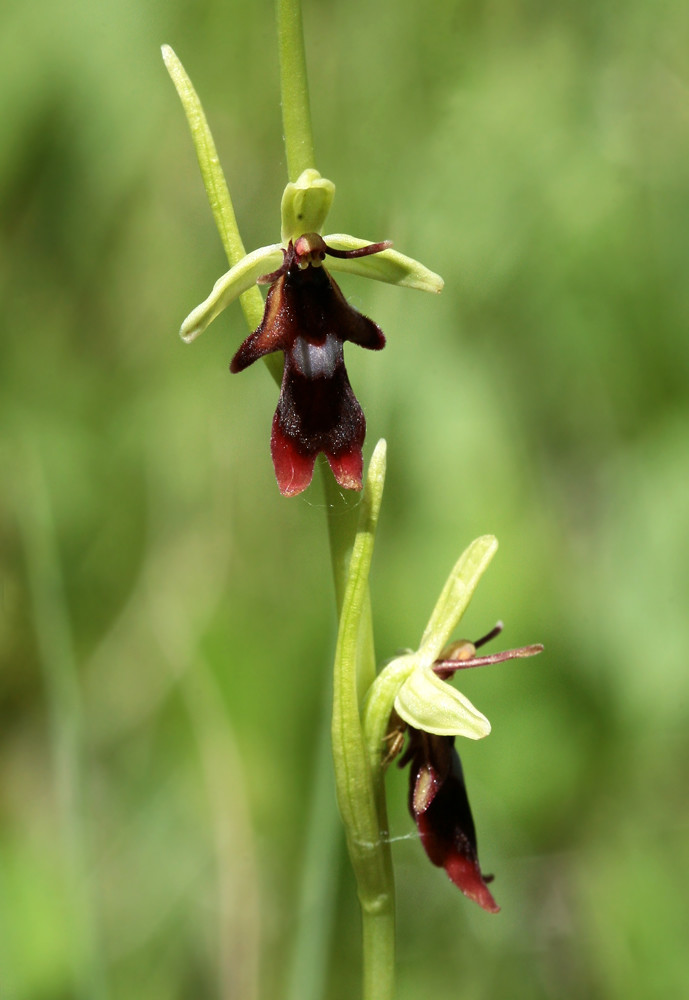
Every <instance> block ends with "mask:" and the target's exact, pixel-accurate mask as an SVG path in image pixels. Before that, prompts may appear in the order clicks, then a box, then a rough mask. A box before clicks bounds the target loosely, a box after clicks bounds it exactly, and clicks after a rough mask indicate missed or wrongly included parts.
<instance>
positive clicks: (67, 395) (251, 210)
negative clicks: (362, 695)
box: [0, 0, 689, 1000]
mask: <svg viewBox="0 0 689 1000" xmlns="http://www.w3.org/2000/svg"><path fill="white" fill-rule="evenodd" d="M1 20H2V31H1V32H0V102H1V105H2V112H1V114H0V129H1V130H2V140H1V142H0V200H1V212H0V218H1V220H2V221H1V225H2V244H1V249H0V253H1V260H2V268H1V270H0V281H1V282H2V288H3V295H2V321H1V322H2V327H3V336H2V338H1V341H0V344H1V346H0V352H1V359H2V360H1V362H0V381H1V384H2V390H1V393H2V394H1V397H0V420H1V427H2V443H1V447H2V453H1V462H2V489H1V491H0V545H1V547H2V564H1V567H0V573H1V579H0V607H1V616H0V654H1V657H2V672H1V673H0V697H1V706H2V707H1V720H2V724H1V728H0V997H2V1000H19V998H22V1000H23V998H31V1000H72V998H86V997H88V998H93V1000H105V998H108V1000H119V998H122V1000H125V998H127V1000H129V998H132V997H135V998H145V1000H158V998H160V1000H174V998H180V1000H182V998H184V1000H187V998H194V1000H205V998H223V1000H258V998H261V1000H264V998H271V1000H273V998H277V1000H282V998H287V996H288V988H289V987H288V983H289V975H290V973H289V970H290V963H291V958H290V956H291V954H292V948H293V943H294V928H295V911H296V899H297V896H298V892H299V887H300V885H301V883H302V878H303V873H304V869H305V865H307V863H308V859H307V857H306V855H307V854H310V852H311V848H310V849H309V850H307V845H306V840H305V831H306V828H307V823H308V803H309V800H310V796H311V793H312V791H313V787H314V782H315V780H316V777H315V776H316V773H317V748H318V745H319V738H320V732H321V726H322V723H321V721H320V720H321V717H322V706H323V703H324V698H325V697H327V676H328V671H329V663H330V657H331V653H332V648H333V641H334V614H333V607H332V604H333V602H332V596H331V586H330V577H329V569H328V562H327V546H326V539H325V528H324V518H323V510H322V507H323V499H322V496H321V493H320V490H319V488H318V486H317V485H315V486H314V487H312V489H311V490H310V491H309V492H307V493H306V494H304V495H303V496H301V497H300V498H298V499H294V500H289V501H286V500H284V499H282V498H281V497H280V495H279V494H278V491H277V488H276V486H275V482H274V477H273V472H272V466H271V462H270V455H269V448H268V437H269V428H270V422H271V418H272V413H273V409H274V405H275V399H276V390H275V387H274V385H273V384H272V382H271V380H270V379H269V378H268V376H267V375H266V373H265V372H263V371H262V370H260V369H259V368H258V367H257V368H255V369H251V370H249V371H247V372H246V373H244V374H242V375H241V376H230V374H229V372H228V363H229V360H230V357H231V356H232V354H233V353H234V351H235V349H236V347H237V345H238V344H239V342H240V340H241V339H242V338H243V337H244V336H245V332H246V331H245V329H244V327H243V325H242V322H243V321H242V316H241V312H240V310H239V308H238V307H237V306H234V307H232V308H230V309H229V310H228V311H227V312H226V313H225V314H223V316H222V317H221V318H220V319H219V320H218V321H216V323H215V324H214V326H213V327H212V328H211V329H210V330H209V331H208V333H206V335H205V336H204V337H203V338H202V339H201V340H200V341H198V342H197V343H196V344H194V346H193V347H187V346H185V345H183V344H182V343H181V342H180V341H179V339H178V338H177V336H176V331H177V329H178V327H179V324H180V322H181V320H182V319H183V317H184V316H185V315H186V314H187V312H188V311H190V309H191V308H192V307H193V306H194V305H196V304H197V302H199V301H200V300H201V299H202V298H204V297H205V296H206V294H207V293H208V291H209V290H210V287H211V285H212V283H213V281H214V280H215V279H216V277H218V275H219V274H220V273H221V272H222V271H223V270H225V266H226V265H225V261H224V257H223V253H222V250H221V247H220V242H219V240H218V237H217V234H216V232H215V229H214V226H213V222H212V218H211V215H210V211H209V209H208V207H207V204H206V201H205V195H204V192H203V189H202V185H201V181H200V179H199V176H198V171H197V166H196V162H195V159H194V154H193V150H192V146H191V141H190V138H189V135H188V132H187V129H186V124H185V121H184V118H183V115H182V111H181V108H180V106H179V104H178V101H177V97H176V95H175V92H174V89H173V87H172V84H171V83H170V81H169V79H168V77H167V74H166V72H165V70H164V67H163V64H162V60H161V58H160V52H159V46H160V44H161V43H163V42H167V43H169V44H171V45H172V46H173V47H174V48H175V50H176V51H177V53H178V55H179V56H180V58H181V59H182V61H183V63H184V64H185V66H186V68H187V70H188V72H189V73H190V75H191V77H192V79H193V81H194V83H195V85H196V87H197V89H198V91H199V93H200V95H201V97H202V100H203V101H204V104H205V108H206V112H207V114H208V117H209V119H210V122H211V126H212V128H213V130H214V134H215V138H216V142H217V144H218V147H219V151H220V155H221V158H222V160H223V164H224V166H225V170H226V173H227V176H228V179H229V182H230V186H231V190H232V192H233V195H234V198H235V207H236V210H237V214H238V218H239V222H240V225H241V227H242V231H243V234H244V238H245V242H246V245H247V247H249V248H252V247H255V246H258V245H261V244H264V243H267V242H273V241H275V240H276V239H278V238H279V200H280V196H281V192H282V188H283V185H284V183H285V179H286V178H285V163H284V155H283V151H282V148H281V123H280V117H279V93H278V78H277V58H276V44H275V30H274V15H273V7H272V3H270V2H268V0H255V2H253V3H243V4H241V3H238V2H236V0H226V2H220V0H204V2H199V3H190V2H186V3H185V2H183V0H169V2H167V3H165V4H163V3H159V2H155V0H142V2H139V3H133V2H130V0H100V2H96V3H87V2H86V0H66V2H65V3H63V4H59V5H56V4H52V3H48V2H47V0H31V2H29V3H24V2H23V0H21V2H20V0H10V2H9V3H6V4H5V6H4V7H3V13H2V17H1ZM305 24H306V37H307V51H308V56H309V71H310V77H311V89H312V105H313V114H314V128H315V137H316V146H317V155H318V165H319V169H320V170H321V172H322V173H323V174H324V175H326V176H328V177H330V178H331V179H332V180H334V181H335V182H336V184H337V187H338V194H337V198H336V201H335V205H334V208H333V211H332V214H331V216H330V219H329V223H328V228H329V229H330V230H331V231H344V232H352V233H356V234H359V235H362V236H365V237H367V238H370V239H374V240H377V239H384V238H391V239H393V240H394V241H395V244H396V246H397V247H398V248H399V249H400V250H402V251H403V252H406V253H409V254H411V255H413V256H415V257H418V258H419V259H421V260H423V261H424V262H425V263H426V264H428V266H430V267H431V268H433V269H435V270H437V271H439V272H441V273H442V275H443V276H444V278H445V281H446V288H445V291H444V293H443V295H442V296H440V297H438V298H436V297H432V296H425V295H422V294H420V293H417V292H410V291H405V290H397V289H394V288H391V287H388V286H382V285H381V286H377V285H375V284H374V283H373V282H366V281H361V280H357V279H349V280H347V279H343V280H342V282H341V284H342V286H343V289H344V290H345V292H346V294H348V295H349V297H350V300H351V301H352V302H353V304H354V305H356V306H357V307H358V308H360V309H361V310H362V311H364V312H366V313H367V314H369V315H372V316H374V317H375V319H376V320H377V321H378V322H379V323H380V325H381V326H382V327H383V329H384V330H385V332H386V334H387V337H388V346H387V348H386V350H385V352H384V353H383V354H381V355H372V354H369V353H368V352H364V351H358V349H356V348H352V349H351V350H350V351H349V354H348V365H349V372H350V377H351V380H352V383H353V385H354V387H355V391H356V392H357V395H358V397H359V399H360V400H361V401H362V403H363V405H364V407H365V409H366V413H367V419H368V427H369V432H368V433H369V436H368V442H367V449H368V451H369V452H370V449H371V447H372V445H373V443H374V442H375V440H376V439H377V438H378V437H380V436H385V437H386V438H387V439H388V446H389V473H388V482H387V489H386V498H385V501H384V507H383V515H382V523H381V528H380V533H379V541H378V546H377V551H376V556H375V562H374V571H373V579H372V587H373V600H374V608H375V626H376V637H377V647H378V656H379V658H380V659H381V660H383V659H384V658H386V657H388V656H390V655H391V654H392V653H394V651H395V650H396V649H398V648H399V647H403V646H416V645H417V644H418V640H419V637H420V634H421V631H422V629H423V627H424V625H425V622H426V620H427V617H428V614H429V612H430V609H431V607H432V605H433V602H434V601H435V598H436V596H437V593H438V591H439V589H440V587H441V585H442V583H443V581H444V579H445V575H446V573H447V572H448V570H449V568H450V566H451V565H452V563H453V562H454V560H455V558H456V557H457V555H458V554H459V552H460V551H461V550H462V549H463V548H464V546H465V545H466V544H467V543H468V542H469V541H470V540H471V539H472V538H473V537H475V536H476V535H478V534H482V533H485V532H492V533H494V534H496V535H497V536H498V537H499V539H500V543H501V548H500V551H499V553H498V556H497V558H496V560H495V561H494V563H493V565H492V567H491V569H490V570H489V572H488V574H487V576H486V577H485V578H484V581H483V583H482V585H481V587H480V589H479V592H478V594H477V596H476V598H475V599H474V602H473V604H472V607H471V609H470V611H469V614H468V615H467V618H466V620H465V623H464V625H463V627H462V632H463V633H464V634H466V635H468V636H469V637H476V636H477V635H479V634H481V633H483V632H484V631H486V630H487V629H488V628H490V627H491V626H492V624H493V623H494V621H495V620H496V619H497V618H503V619H504V620H505V623H506V628H505V632H504V637H503V639H504V641H503V646H516V645H519V644H522V643H526V642H535V641H542V642H544V643H545V645H546V653H545V654H544V655H543V656H541V657H539V658H537V659H535V660H531V661H523V662H516V663H510V664H506V665H503V666H502V667H496V668H493V669H491V670H486V671H476V672H475V673H474V674H470V675H467V676H465V677H463V678H462V681H463V684H462V687H463V690H465V691H466V693H467V694H468V695H469V696H470V697H471V698H472V700H474V702H475V703H476V704H477V705H478V707H479V708H480V709H482V710H483V711H484V712H485V713H486V714H487V715H488V716H489V717H490V719H491V720H492V722H493V726H494V729H493V734H492V735H491V736H490V738H489V739H488V740H486V741H484V742H482V743H480V744H477V745H473V744H472V745H470V746H466V747H462V748H460V749H462V754H463V760H464V764H465V770H466V774H467V781H468V786H469V793H470V797H471V800H472V805H473V810H474V815H475V819H476V822H477V828H478V833H479V843H480V849H481V860H482V864H483V867H484V870H486V871H492V872H495V873H496V882H495V884H494V892H495V895H496V897H497V899H498V901H499V902H500V904H501V905H502V907H503V909H502V913H501V914H500V915H499V916H497V917H490V916H488V915H487V914H484V913H483V912H481V911H480V910H479V909H478V908H477V907H475V906H473V905H472V904H470V903H469V902H468V901H467V900H465V899H464V898H463V897H462V896H461V895H460V894H459V893H458V892H457V890H456V889H454V887H453V886H452V885H451V884H450V883H449V882H448V881H447V879H446V878H445V876H444V874H443V872H442V871H439V870H437V869H434V868H432V867H431V866H430V865H429V864H428V862H427V861H426V858H425V855H424V852H423V850H422V848H421V847H420V845H419V844H418V842H417V841H416V840H415V839H414V837H413V836H410V834H412V823H411V821H410V819H409V817H408V816H407V813H406V805H405V794H406V791H405V781H406V776H405V775H404V774H402V773H400V772H398V771H397V770H396V769H392V770H394V771H395V773H394V774H391V776H390V800H391V824H392V835H393V836H394V837H396V838H399V842H398V843H396V844H395V847H394V856H395V861H396V868H397V873H398V894H399V899H398V912H399V990H398V998H399V1000H412V998H414V1000H417V998H419V997H426V996H429V997H434V998H435V1000H455V998H457V1000H459V998H462V1000H463V998H472V1000H487V998H491V1000H493V998H497V997H509V998H511V1000H520V998H524V1000H539V998H558V1000H562V998H565V1000H570V998H601V1000H608V998H611V1000H612V998H617V997H625V998H627V1000H632V998H646V997H649V998H650V997H653V998H655V997H658V996H681V995H683V994H684V992H685V990H686V983H687V980H688V978H689V968H688V966H689V962H688V959H687V954H686V943H687V935H688V931H689V902H688V901H687V881H688V879H687V869H688V864H687V862H688V861H689V838H688V837H687V834H688V832H689V804H688V795H687V791H688V782H687V760H688V758H689V731H688V721H689V662H688V657H687V650H688V649H689V616H688V615H687V610H686V609H687V603H688V601H689V462H688V453H689V392H688V386H689V336H688V335H687V327H688V321H689V282H688V281H687V277H686V271H687V265H688V260H689V166H688V165H689V73H688V71H687V60H686V53H687V51H689V8H688V7H687V5H686V4H681V3H678V2H667V3H666V2H660V3H656V4H645V3H643V2H641V0H631V2H629V3H627V4H625V5H624V6H623V7H620V6H619V5H617V4H613V3H611V2H607V0H604V2H600V0H599V2H594V0H586V2H583V3H574V2H564V3H560V4H556V5H553V4H550V3H543V2H538V0H530V2H529V0H524V2H522V3H518V4H514V3H511V2H507V0H490V2H484V3H478V2H475V0H466V2H464V3H454V2H449V0H435V2H433V3H431V4H429V5H425V6H424V5H420V4H417V3H412V2H411V0H396V2H394V3H392V2H378V3H371V0H347V2H345V0H331V2H328V3H326V2H322V0H321V2H316V0H306V3H305ZM496 648H500V647H496ZM314 846H315V847H316V848H317V849H318V850H319V851H323V852H324V854H323V856H324V857H325V858H329V861H328V865H329V872H330V874H329V877H328V878H327V879H325V880H323V881H322V884H319V885H318V886H316V887H315V892H314V899H315V902H316V906H317V907H319V908H320V909H317V910H316V911H315V914H316V915H315V916H314V917H313V920H314V933H316V931H321V932H322V933H323V937H324V940H325V941H326V943H327V946H328V953H327V956H323V957H324V959H325V961H324V968H323V970H321V969H320V967H319V965H318V964H317V963H314V964H313V966H312V967H311V969H310V972H309V977H310V981H311V984H312V985H313V986H314V987H315V988H317V987H318V986H319V983H320V975H321V972H322V973H323V976H324V977H325V987H324V992H323V994H322V995H323V996H326V997H328V998H329V1000H349V998H351V997H356V996H357V995H358V990H359V985H358V983H359V968H358V962H359V957H358V956H359V942H358V935H359V923H358V915H357V912H356V903H355V899H354V892H353V885H352V879H351V876H350V874H349V871H348V867H347V862H346V859H345V857H344V855H343V850H342V846H341V844H340V843H339V840H337V841H336V843H335V844H334V846H333V845H330V844H329V842H328V838H327V832H326V833H324V834H323V836H319V837H318V838H317V839H316V842H315V845H312V848H313V847H314ZM328 852H330V854H328ZM328 913H330V915H331V918H332V926H331V928H330V929H329V928H328V921H327V915H328ZM309 977H307V978H309ZM300 1000H301V998H300Z"/></svg>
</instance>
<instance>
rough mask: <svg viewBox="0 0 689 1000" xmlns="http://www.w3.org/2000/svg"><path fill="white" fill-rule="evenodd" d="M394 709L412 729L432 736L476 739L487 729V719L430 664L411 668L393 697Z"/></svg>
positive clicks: (485, 733) (488, 725) (488, 724)
mask: <svg viewBox="0 0 689 1000" xmlns="http://www.w3.org/2000/svg"><path fill="white" fill-rule="evenodd" d="M395 711H396V712H397V714H398V715H399V716H400V718H401V719H403V720H404V721H405V722H406V723H407V724H408V725H410V726H413V727H414V729H423V731H424V732H426V733H434V734H435V735H436V736H465V737H466V738H467V739H470V740H480V739H482V738H483V737H484V736H487V735H488V733H489V732H490V722H489V721H488V719H487V718H486V717H485V715H482V714H481V713H480V712H479V711H478V709H477V708H474V706H473V705H472V704H471V702H470V701H469V699H468V698H465V697H464V695H463V694H460V692H459V691H457V689H456V688H453V687H452V686H451V685H450V684H448V683H447V682H446V681H441V680H440V678H439V677H437V676H436V675H435V674H434V673H433V670H432V669H431V667H422V668H421V669H417V670H414V671H413V672H412V673H411V674H410V676H409V677H408V678H407V680H406V681H405V682H404V684H403V685H402V687H401V688H400V690H399V693H398V695H397V697H396V699H395Z"/></svg>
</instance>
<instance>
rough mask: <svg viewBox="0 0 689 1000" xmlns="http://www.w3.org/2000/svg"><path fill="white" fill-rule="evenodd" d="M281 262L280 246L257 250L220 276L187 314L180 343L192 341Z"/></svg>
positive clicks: (276, 244) (181, 331)
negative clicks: (205, 296)
mask: <svg viewBox="0 0 689 1000" xmlns="http://www.w3.org/2000/svg"><path fill="white" fill-rule="evenodd" d="M282 260H283V255H282V246H281V244H280V243H273V244H271V245H270V246H267V247H260V248H259V249H258V250H254V251H253V252H252V253H248V254H247V255H246V257H242V259H241V260H240V261H239V263H238V264H235V266H234V267H233V268H230V270H229V271H228V272H227V273H226V274H223V276H222V278H218V280H217V281H216V283H215V284H214V285H213V291H212V292H211V293H210V295H209V296H208V298H207V299H206V300H205V301H204V302H202V303H201V305H199V306H197V307H196V309H194V311H193V312H191V313H189V315H188V316H187V318H186V319H185V321H184V322H183V323H182V328H181V330H180V331H179V335H180V337H181V338H182V340H184V341H185V342H186V343H187V344H189V343H191V341H192V340H195V339H196V338H197V337H198V336H199V334H200V333H203V331H204V330H205V329H206V327H207V326H208V325H209V323H212V322H213V320H214V319H215V317H216V316H217V315H218V314H219V313H221V312H222V311H223V309H224V308H225V307H226V306H228V305H229V304H230V302H232V301H233V299H236V298H238V297H239V296H240V295H241V294H242V292H245V291H246V290H247V289H248V288H251V286H252V285H253V284H255V282H256V280H257V279H258V278H260V277H261V276H262V275H264V274H269V273H270V272H271V271H274V270H276V268H278V267H279V266H280V264H281V263H282Z"/></svg>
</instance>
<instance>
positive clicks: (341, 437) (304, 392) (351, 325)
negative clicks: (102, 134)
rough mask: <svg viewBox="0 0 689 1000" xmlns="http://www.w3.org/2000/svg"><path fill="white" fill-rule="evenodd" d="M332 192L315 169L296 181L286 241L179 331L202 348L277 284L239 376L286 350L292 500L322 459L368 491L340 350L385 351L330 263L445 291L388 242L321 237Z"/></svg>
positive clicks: (278, 452) (277, 458)
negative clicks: (247, 303) (228, 314)
mask: <svg viewBox="0 0 689 1000" xmlns="http://www.w3.org/2000/svg"><path fill="white" fill-rule="evenodd" d="M334 193H335V186H334V185H333V184H332V183H331V181H329V180H327V178H325V177H321V176H320V174H319V173H318V171H317V170H313V169H308V170H305V171H304V172H303V173H302V174H301V175H300V177H299V178H298V179H297V180H296V181H295V182H290V183H289V184H288V185H287V187H286V188H285V191H284V194H283V196H282V206H281V208H282V213H281V214H282V242H281V243H272V244H269V245H268V246H264V247H260V248H259V249H258V250H254V251H252V252H251V253H249V254H246V255H245V256H244V257H242V258H241V259H240V260H239V261H238V262H237V263H236V264H235V265H234V267H232V268H230V270H229V271H228V272H227V274H224V275H223V276H222V277H221V278H219V279H218V281H216V283H215V285H214V286H213V290H212V292H211V293H210V295H209V296H208V298H207V299H205V301H204V302H202V303H201V304H200V305H199V306H197V307H196V309H194V310H193V311H192V312H191V313H190V314H189V316H187V318H186V319H185V321H184V323H183V324H182V329H181V331H180V333H181V336H182V339H183V340H185V341H187V342H189V341H192V340H194V339H195V338H196V337H198V335H199V334H200V333H202V332H203V331H204V330H205V329H206V327H207V326H208V324H209V323H211V322H212V321H213V320H214V319H215V317H216V316H218V314H219V313H220V312H222V310H223V309H224V308H225V307H226V306H227V305H228V304H229V303H230V302H232V301H233V300H234V299H236V298H237V297H238V296H240V295H241V294H242V293H243V292H245V291H247V290H248V289H249V288H251V286H252V285H254V284H255V283H257V282H259V283H264V282H267V283H270V285H271V288H270V291H269V292H268V298H267V301H266V306H265V313H264V316H263V321H262V322H261V324H260V326H259V327H258V329H257V330H256V331H255V332H254V333H253V334H251V336H250V337H248V338H247V340H245V341H244V343H243V344H242V346H241V347H240V349H239V350H238V351H237V353H236V354H235V356H234V358H233V360H232V365H231V369H232V371H234V372H237V371H241V370H242V369H243V368H246V367H247V366H248V365H250V364H252V363H253V362H254V361H255V360H256V359H257V358H260V357H263V356H264V355H266V354H270V353H271V352H273V351H283V352H284V355H285V368H284V374H283V379H282V388H281V391H280V400H279V402H278V408H277V411H276V414H275V419H274V420H273V432H272V437H271V450H272V454H273V463H274V465H275V473H276V475H277V480H278V485H279V487H280V490H281V492H282V493H283V494H285V495H286V496H294V495H295V494H296V493H300V492H301V491H302V490H303V489H305V488H306V487H307V486H308V485H309V483H310V482H311V476H312V472H313V465H314V461H315V458H316V455H317V454H318V453H319V452H321V451H322V452H324V453H325V455H326V457H327V459H328V462H329V463H330V467H331V468H332V471H333V473H334V475H335V478H336V479H337V481H338V483H339V484H340V485H341V486H343V487H345V488H346V489H361V468H362V458H361V446H362V443H363V440H364V434H365V430H366V424H365V421H364V416H363V413H362V411H361V407H360V406H359V404H358V402H357V400H356V398H355V396H354V393H353V392H352V388H351V386H350V384H349V379H348V378H347V372H346V370H345V366H344V358H343V352H342V345H343V344H344V342H345V341H347V340H350V341H353V342H354V343H355V344H359V345H360V346H361V347H367V348H369V349H370V350H379V349H380V348H381V347H383V345H384V344H385V338H384V336H383V334H382V332H381V330H380V329H379V328H378V327H377V326H376V324H375V323H373V322H372V320H370V319H367V318H366V317H365V316H362V315H361V313H359V312H357V311H356V309H353V308H352V307H351V306H349V305H348V304H347V302H346V300H345V298H344V296H343V295H342V293H341V291H340V289H339V288H338V286H337V285H336V283H335V282H334V281H333V279H332V278H331V277H330V275H329V274H328V273H327V271H325V269H324V268H323V267H322V266H321V264H322V261H323V259H324V257H325V255H326V254H328V255H329V256H330V257H331V258H332V260H331V262H330V266H331V267H332V268H333V269H337V270H341V271H348V272H350V273H352V274H357V275H360V276H362V277H367V278H375V279H376V280H377V281H385V282H388V283H389V284H394V285H401V286H404V287H407V288H418V289H421V290H423V291H429V292H439V291H440V290H441V288H442V287H443V282H442V279H441V278H440V277H439V276H438V275H437V274H434V273H433V272H432V271H429V270H428V268H426V267H424V266H423V264H420V263H419V262H418V261H415V260H413V259H412V258H410V257H405V256H404V255H403V254H401V253H398V252H397V251H396V250H393V249H391V245H390V244H389V243H367V241H366V240H362V239H359V238H358V237H355V236H349V235H347V234H344V233H333V234H331V235H329V236H325V237H321V236H320V235H318V234H319V233H320V232H322V231H323V226H324V223H325V219H326V216H327V214H328V211H329V209H330V206H331V204H332V200H333V196H334ZM374 255H375V256H374ZM276 267H277V268H278V269H277V270H274V271H272V272H271V273H270V274H266V273H265V272H266V271H271V268H276Z"/></svg>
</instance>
